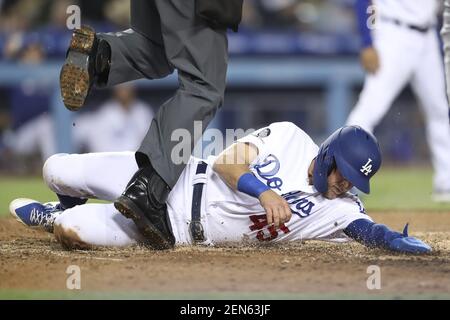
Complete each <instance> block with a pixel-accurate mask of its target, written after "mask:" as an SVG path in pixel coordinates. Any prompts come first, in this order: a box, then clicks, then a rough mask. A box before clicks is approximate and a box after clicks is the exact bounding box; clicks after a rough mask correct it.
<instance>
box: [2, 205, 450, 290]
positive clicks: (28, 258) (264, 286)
mask: <svg viewBox="0 0 450 320" xmlns="http://www.w3.org/2000/svg"><path fill="white" fill-rule="evenodd" d="M372 217H373V218H374V219H375V220H376V221H378V222H381V223H385V224H387V225H389V226H391V227H393V228H395V229H396V230H401V228H402V227H403V225H404V223H405V222H407V221H409V222H410V223H411V226H410V233H411V234H412V235H414V236H418V237H420V238H421V239H424V240H425V241H427V242H428V243H429V244H431V246H432V247H433V249H434V252H433V254H431V255H426V256H420V257H419V256H408V255H398V254H391V253H388V252H385V251H381V250H370V249H366V248H365V247H363V246H362V245H359V244H356V243H354V244H353V243H352V244H343V245H338V244H330V243H323V242H316V241H310V242H304V243H296V244H289V245H283V246H281V245H271V246H266V247H238V248H236V247H234V248H233V247H222V248H205V247H189V248H188V247H179V248H177V249H175V250H171V251H167V252H153V251H149V250H147V249H145V248H142V247H138V246H136V247H132V248H127V249H99V250H95V251H66V250H64V249H62V247H61V246H60V245H59V244H58V243H57V242H56V241H55V240H54V238H53V237H52V235H50V234H45V233H43V232H39V231H35V230H30V229H27V228H25V227H23V226H22V225H20V224H19V223H17V222H16V221H14V220H13V219H11V218H2V219H0V289H1V290H3V291H4V292H5V290H6V292H8V290H11V291H14V290H33V291H34V290H36V291H42V290H44V291H47V292H48V291H57V292H62V291H66V290H67V288H66V280H67V277H68V275H67V274H66V269H67V267H68V266H69V265H78V266H79V267H80V268H81V275H82V282H81V286H82V291H83V292H109V293H111V292H121V293H123V292H151V293H156V294H161V295H160V296H158V295H156V297H160V298H164V297H165V294H170V293H172V294H173V293H177V294H181V295H183V294H188V295H189V294H195V293H201V294H204V295H205V294H206V296H207V295H208V294H214V293H220V292H228V293H230V294H231V296H234V297H237V298H239V297H240V295H239V294H243V293H246V294H249V295H250V296H251V295H252V294H254V295H255V296H257V297H262V298H264V297H269V298H274V297H277V296H280V297H286V295H287V296H288V297H293V298H295V297H298V296H301V297H309V296H319V297H320V296H324V297H332V298H339V297H372V296H373V297H379V296H380V297H391V298H392V297H394V298H395V297H399V298H402V297H403V298H404V297H427V298H430V297H431V298H442V297H447V298H448V297H450V213H445V212H423V213H404V212H384V213H376V214H372ZM370 265H377V266H379V267H380V270H381V289H380V290H369V289H368V288H367V284H366V282H367V279H368V277H369V276H370V274H368V273H367V268H368V266H370ZM234 294H235V295H234Z"/></svg>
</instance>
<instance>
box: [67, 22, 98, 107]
mask: <svg viewBox="0 0 450 320" xmlns="http://www.w3.org/2000/svg"><path fill="white" fill-rule="evenodd" d="M94 43H95V31H94V29H92V28H90V27H87V26H83V27H81V29H77V30H75V31H74V33H73V35H72V40H71V41H70V47H69V51H68V54H67V58H66V61H65V63H64V65H63V67H62V69H61V73H60V76H59V83H60V87H61V96H62V98H63V102H64V105H65V106H66V108H67V109H69V110H71V111H77V110H78V109H80V108H81V107H82V106H83V105H84V103H85V101H86V97H87V96H88V93H89V90H90V87H91V84H92V83H93V79H91V76H90V75H89V55H90V54H91V52H92V49H93V48H94Z"/></svg>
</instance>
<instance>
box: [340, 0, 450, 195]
mask: <svg viewBox="0 0 450 320" xmlns="http://www.w3.org/2000/svg"><path fill="white" fill-rule="evenodd" d="M372 3H373V5H374V9H375V12H376V15H375V24H374V26H373V28H371V21H372V18H371V17H370V13H371V12H372V10H371V9H370V8H369V10H368V6H369V4H370V1H369V0H357V3H356V4H357V5H356V8H357V13H358V22H359V23H358V24H359V29H360V33H361V36H362V40H363V41H362V42H363V49H362V51H361V61H362V65H363V67H364V68H365V69H366V71H367V72H368V74H367V77H366V81H365V83H364V88H363V90H362V92H361V95H360V97H359V101H358V103H357V105H356V106H355V108H354V109H353V111H352V112H351V114H350V116H349V118H348V120H347V124H349V125H351V124H355V125H360V126H362V127H363V128H365V129H366V130H369V131H373V130H374V128H375V126H376V125H377V124H378V123H379V122H380V121H381V119H382V118H383V116H384V115H385V114H386V112H387V111H388V109H389V108H390V106H391V104H392V102H393V101H394V99H395V98H396V97H397V95H398V94H399V93H400V92H401V90H402V89H403V88H404V87H405V86H406V85H407V84H408V83H409V84H411V87H412V90H413V92H414V94H415V95H416V96H417V98H418V99H419V101H420V104H421V106H422V107H423V111H424V112H425V119H426V132H427V139H428V144H429V146H430V151H431V157H432V163H433V167H434V171H435V175H434V181H433V187H434V193H433V199H434V200H435V201H450V126H449V109H448V103H447V99H446V96H445V78H444V71H443V70H444V68H443V64H442V56H441V53H440V45H439V39H438V33H437V30H436V18H437V13H438V9H439V5H440V2H439V1H438V0H427V1H423V0H373V1H372ZM444 39H445V38H444ZM447 50H448V49H447Z"/></svg>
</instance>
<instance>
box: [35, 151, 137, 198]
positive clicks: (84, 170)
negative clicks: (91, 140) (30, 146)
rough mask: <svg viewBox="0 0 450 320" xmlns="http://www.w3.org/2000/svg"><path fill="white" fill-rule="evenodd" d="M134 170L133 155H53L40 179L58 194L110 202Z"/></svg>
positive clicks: (132, 153)
mask: <svg viewBox="0 0 450 320" xmlns="http://www.w3.org/2000/svg"><path fill="white" fill-rule="evenodd" d="M137 170H138V166H137V164H136V160H135V158H134V152H103V153H88V154H56V155H54V156H52V157H50V158H49V159H48V160H47V161H46V162H45V164H44V168H43V176H44V181H45V182H46V183H47V185H48V187H49V188H50V189H51V190H52V191H54V192H56V193H58V194H61V195H66V196H71V197H78V198H97V199H101V200H107V201H114V200H115V199H116V198H117V197H118V196H120V194H121V193H122V192H123V191H124V190H125V187H126V185H127V183H128V182H129V181H130V179H131V177H132V176H133V175H134V173H135V172H136V171H137Z"/></svg>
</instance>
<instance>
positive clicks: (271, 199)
mask: <svg viewBox="0 0 450 320" xmlns="http://www.w3.org/2000/svg"><path fill="white" fill-rule="evenodd" d="M259 201H260V202H261V205H262V207H263V208H264V210H265V211H266V215H267V224H268V225H269V226H270V225H271V224H272V223H273V224H274V225H275V227H276V228H279V227H280V225H281V224H283V223H286V222H288V221H289V220H291V217H292V212H291V208H290V207H289V204H288V203H287V202H286V200H285V199H284V198H283V197H281V196H280V195H278V194H277V193H275V192H274V191H272V190H267V191H264V192H263V193H261V195H260V196H259Z"/></svg>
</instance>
